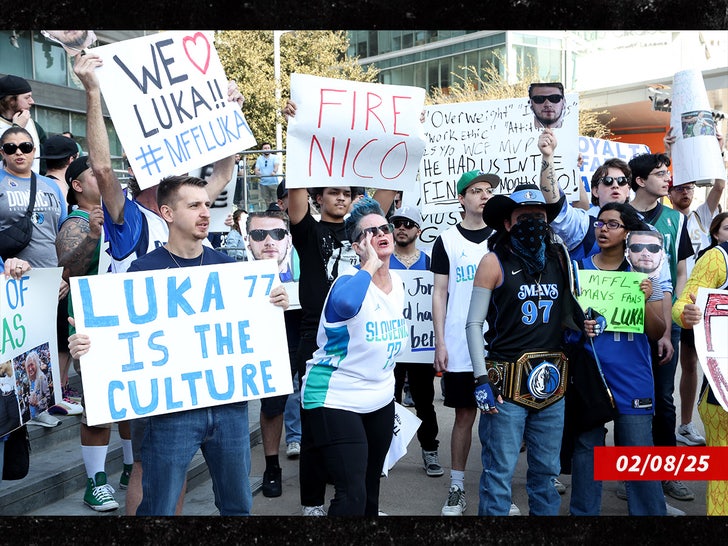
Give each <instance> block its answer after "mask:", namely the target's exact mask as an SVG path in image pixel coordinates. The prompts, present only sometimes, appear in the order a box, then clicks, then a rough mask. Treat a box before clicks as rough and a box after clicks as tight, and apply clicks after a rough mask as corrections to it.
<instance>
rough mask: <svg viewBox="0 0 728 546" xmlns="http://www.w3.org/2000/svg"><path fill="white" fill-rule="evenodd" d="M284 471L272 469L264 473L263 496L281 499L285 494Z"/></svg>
mask: <svg viewBox="0 0 728 546" xmlns="http://www.w3.org/2000/svg"><path fill="white" fill-rule="evenodd" d="M281 474H282V471H281V469H280V467H279V468H271V469H270V470H266V471H265V472H263V488H262V489H263V496H264V497H280V496H281V494H282V493H283V487H282V486H281Z"/></svg>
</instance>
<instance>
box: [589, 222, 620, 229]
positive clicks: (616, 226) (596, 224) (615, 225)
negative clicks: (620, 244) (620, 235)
mask: <svg viewBox="0 0 728 546" xmlns="http://www.w3.org/2000/svg"><path fill="white" fill-rule="evenodd" d="M604 226H607V229H610V230H611V229H619V228H623V227H624V224H620V223H619V222H617V221H616V220H607V221H606V222H602V221H601V220H597V221H596V222H594V227H595V228H597V229H602V228H603V227H604Z"/></svg>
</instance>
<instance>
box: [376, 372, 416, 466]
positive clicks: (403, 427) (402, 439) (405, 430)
mask: <svg viewBox="0 0 728 546" xmlns="http://www.w3.org/2000/svg"><path fill="white" fill-rule="evenodd" d="M398 358H399V357H398ZM421 424H422V421H421V420H420V418H419V417H417V416H416V415H415V414H414V413H412V412H411V411H409V410H408V409H407V408H405V407H403V406H401V405H399V404H398V403H397V402H395V403H394V428H393V429H392V443H391V444H389V451H387V456H386V457H385V459H384V465H382V474H384V475H385V476H389V471H390V470H391V469H392V468H393V467H394V465H395V464H396V463H397V461H399V460H400V459H401V458H402V457H404V456H405V455H406V454H407V446H408V445H409V443H410V441H412V438H414V436H415V434H416V433H417V429H418V428H420V425H421Z"/></svg>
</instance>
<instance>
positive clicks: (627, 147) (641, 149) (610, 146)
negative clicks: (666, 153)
mask: <svg viewBox="0 0 728 546" xmlns="http://www.w3.org/2000/svg"><path fill="white" fill-rule="evenodd" d="M559 146H560V144H559ZM579 153H580V154H581V158H582V161H583V162H582V165H581V181H582V184H584V188H586V191H587V193H589V192H590V191H591V179H592V176H594V173H595V172H596V170H597V169H598V168H599V167H601V166H602V164H603V163H604V162H605V161H606V160H607V159H612V158H617V159H621V160H622V161H624V162H625V163H629V160H630V159H632V158H633V157H634V156H636V155H639V154H649V153H650V147H649V146H647V145H646V144H632V143H629V142H618V141H615V140H604V139H602V138H593V137H585V136H580V137H579Z"/></svg>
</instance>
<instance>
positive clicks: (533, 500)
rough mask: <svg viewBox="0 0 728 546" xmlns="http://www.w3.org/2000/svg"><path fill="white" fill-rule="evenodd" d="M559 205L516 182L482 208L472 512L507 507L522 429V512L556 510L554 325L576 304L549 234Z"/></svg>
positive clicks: (473, 326) (475, 304)
mask: <svg viewBox="0 0 728 546" xmlns="http://www.w3.org/2000/svg"><path fill="white" fill-rule="evenodd" d="M559 209H560V207H559V204H558V203H554V204H546V202H545V199H544V196H543V194H542V193H541V191H540V190H539V189H538V187H537V186H536V185H534V184H522V185H519V186H517V187H516V188H515V190H514V192H513V193H512V194H511V196H510V197H508V196H505V195H499V196H495V197H493V198H492V199H491V200H490V201H489V202H488V203H486V205H485V208H484V209H483V220H484V221H485V223H486V224H487V225H488V226H490V227H492V228H493V229H495V230H496V235H494V236H493V238H492V239H491V241H493V243H492V244H491V245H490V246H491V252H490V253H488V254H486V255H485V256H484V257H483V259H482V260H481V262H480V265H479V266H478V270H477V272H476V274H475V281H474V284H473V293H472V296H471V300H470V309H469V312H468V318H467V322H466V336H467V340H468V350H469V352H470V358H471V361H472V363H473V375H474V376H475V398H476V401H477V403H478V408H479V409H480V410H481V412H482V414H481V417H480V425H479V427H478V432H479V435H480V441H481V444H482V455H483V461H484V468H483V475H482V477H481V480H480V507H479V514H480V515H486V516H502V515H507V514H508V511H509V507H510V499H511V478H512V476H513V472H514V470H515V467H516V462H517V460H518V453H519V450H520V447H521V439H523V438H525V440H526V445H527V453H528V463H529V470H528V477H527V487H526V488H527V490H528V496H529V508H530V514H531V515H540V516H546V515H558V513H559V506H560V504H561V500H560V497H559V493H558V492H557V491H556V489H555V488H554V480H555V479H556V477H557V476H558V475H559V472H560V460H559V453H560V451H561V436H562V432H563V426H564V401H563V396H564V391H565V386H566V373H567V369H566V365H565V359H564V355H563V354H562V352H561V349H562V344H561V339H562V332H561V331H562V328H563V324H564V323H565V322H567V323H568V324H569V326H570V327H572V328H574V329H576V330H578V329H580V327H579V326H577V322H575V321H574V320H572V318H573V314H574V312H575V311H576V309H577V308H576V307H575V306H577V305H578V304H576V302H575V300H574V299H573V297H572V292H571V289H572V286H571V281H570V278H571V275H570V271H569V267H570V266H569V263H570V262H569V259H568V255H567V253H566V249H565V248H564V247H563V245H560V244H558V243H556V242H554V241H553V239H552V233H551V230H550V228H549V225H548V223H549V222H551V220H553V219H554V218H555V217H556V215H557V214H558V211H559ZM486 317H487V320H488V331H487V332H486V334H485V339H486V342H487V345H488V355H487V356H486V357H485V359H484V358H483V356H484V355H483V353H484V350H483V336H482V327H483V322H484V320H485V319H486ZM582 320H583V317H582V318H581V319H579V320H578V322H581V321H582Z"/></svg>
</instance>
